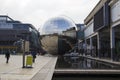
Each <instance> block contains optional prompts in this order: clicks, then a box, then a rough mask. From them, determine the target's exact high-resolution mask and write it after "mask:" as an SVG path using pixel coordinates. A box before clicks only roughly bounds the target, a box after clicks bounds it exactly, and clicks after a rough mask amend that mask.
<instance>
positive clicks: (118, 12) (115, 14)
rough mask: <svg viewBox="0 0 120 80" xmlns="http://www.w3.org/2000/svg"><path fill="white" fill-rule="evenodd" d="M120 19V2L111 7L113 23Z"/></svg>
mask: <svg viewBox="0 0 120 80" xmlns="http://www.w3.org/2000/svg"><path fill="white" fill-rule="evenodd" d="M119 19H120V0H118V2H116V3H115V4H114V5H113V6H112V7H111V21H112V22H115V21H117V20H119Z"/></svg>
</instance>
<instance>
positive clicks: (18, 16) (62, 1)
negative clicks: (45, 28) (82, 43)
mask: <svg viewBox="0 0 120 80" xmlns="http://www.w3.org/2000/svg"><path fill="white" fill-rule="evenodd" d="M98 1H99V0H0V14H8V15H9V16H10V17H12V18H13V19H15V20H20V21H22V22H25V23H31V24H33V25H34V26H35V27H36V28H37V29H38V28H41V26H42V25H43V24H44V23H45V21H47V20H48V19H49V18H52V17H54V16H59V15H66V16H68V17H70V18H71V19H72V20H73V21H74V22H75V23H83V21H84V19H85V18H86V17H87V15H88V14H89V13H90V11H91V10H92V9H93V7H94V6H95V5H96V4H97V3H98Z"/></svg>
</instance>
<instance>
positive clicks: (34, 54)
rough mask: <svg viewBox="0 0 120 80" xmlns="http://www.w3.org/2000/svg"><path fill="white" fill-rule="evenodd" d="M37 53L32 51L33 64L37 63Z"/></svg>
mask: <svg viewBox="0 0 120 80" xmlns="http://www.w3.org/2000/svg"><path fill="white" fill-rule="evenodd" d="M36 54H37V53H36V51H34V50H32V51H31V55H32V56H33V63H34V62H35V58H36Z"/></svg>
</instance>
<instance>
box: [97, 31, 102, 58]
mask: <svg viewBox="0 0 120 80" xmlns="http://www.w3.org/2000/svg"><path fill="white" fill-rule="evenodd" d="M97 44H98V49H97V50H98V57H99V58H101V53H100V52H101V51H100V50H101V45H100V44H101V41H100V33H99V32H98V35H97Z"/></svg>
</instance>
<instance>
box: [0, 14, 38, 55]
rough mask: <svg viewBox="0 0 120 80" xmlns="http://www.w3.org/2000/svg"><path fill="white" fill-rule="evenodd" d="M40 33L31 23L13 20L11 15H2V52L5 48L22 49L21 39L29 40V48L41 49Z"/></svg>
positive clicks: (0, 25) (0, 32) (0, 33)
mask: <svg viewBox="0 0 120 80" xmlns="http://www.w3.org/2000/svg"><path fill="white" fill-rule="evenodd" d="M39 38H40V34H39V32H38V31H37V30H36V29H35V27H34V26H33V25H31V24H25V23H22V22H20V21H16V20H13V19H12V18H10V17H9V16H6V15H0V53H1V54H2V53H4V50H6V49H9V50H10V51H20V50H19V48H20V47H21V45H22V42H21V41H23V40H24V41H27V42H28V44H29V47H28V48H29V49H31V48H35V49H40V39H39Z"/></svg>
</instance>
